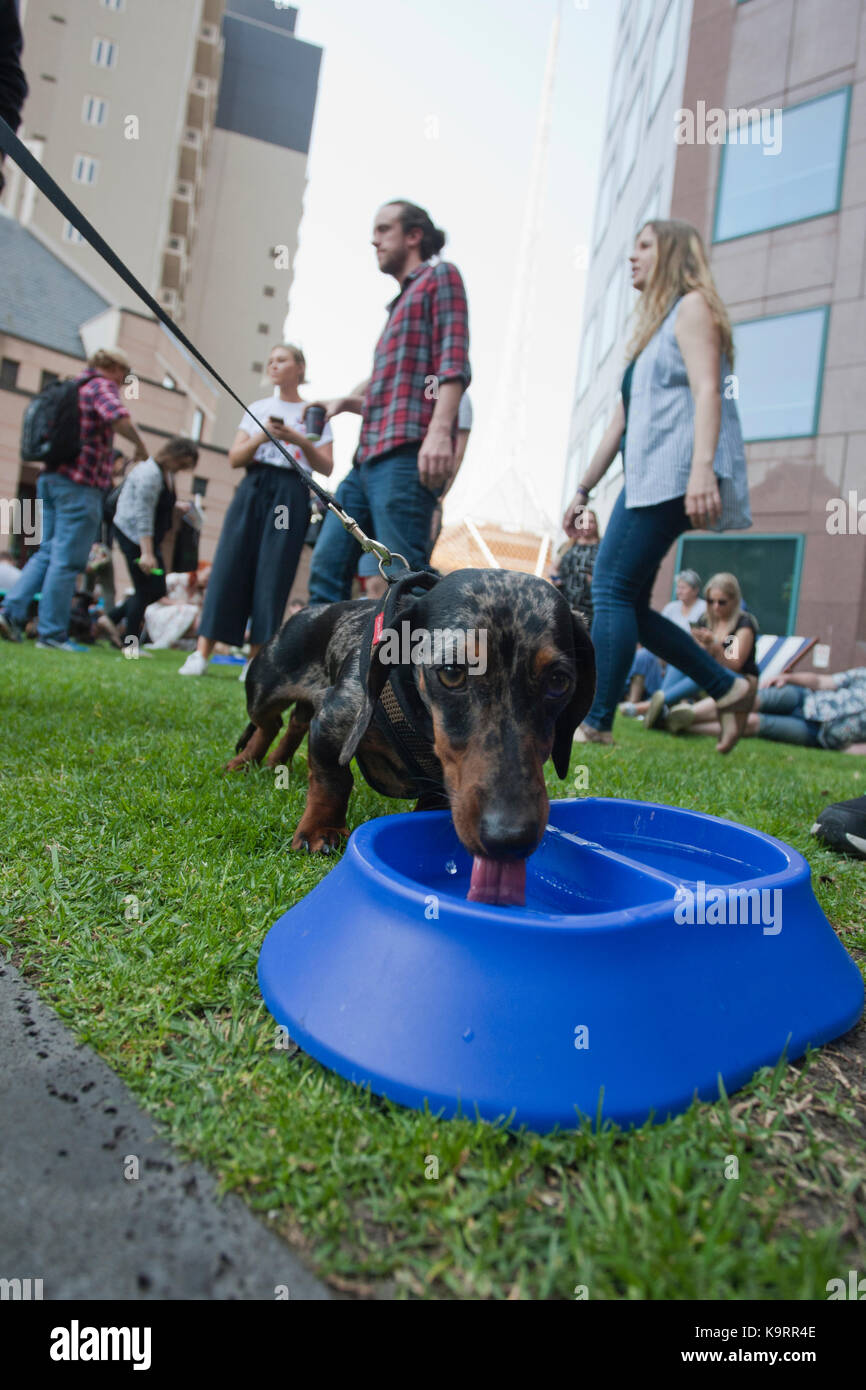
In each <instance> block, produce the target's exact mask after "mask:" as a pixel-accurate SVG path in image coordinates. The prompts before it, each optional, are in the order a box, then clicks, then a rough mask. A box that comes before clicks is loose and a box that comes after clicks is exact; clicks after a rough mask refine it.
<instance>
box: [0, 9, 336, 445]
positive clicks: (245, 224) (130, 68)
mask: <svg viewBox="0 0 866 1390" xmlns="http://www.w3.org/2000/svg"><path fill="white" fill-rule="evenodd" d="M21 14H22V27H23V31H24V44H25V47H24V68H25V71H26V73H27V78H28V82H29V86H30V94H29V97H28V99H27V102H26V104H25V108H24V113H23V121H22V126H21V130H20V131H19V134H20V135H21V138H22V139H23V140H24V141H25V142H26V143H27V145H28V146H29V148H30V149H31V151H32V152H33V153H34V154H35V155H36V156H37V158H38V159H39V160H40V161H41V162H42V163H43V164H44V165H45V166H46V168H47V169H48V170H49V171H50V172H51V174H52V175H53V176H54V178H55V179H56V180H57V182H58V183H59V184H60V185H61V187H62V188H63V189H64V190H65V191H66V192H67V193H68V194H69V195H70V196H71V197H72V199H73V200H74V201H75V202H76V203H77V205H78V206H79V207H80V208H81V210H82V211H83V212H84V214H85V216H86V217H87V218H88V219H89V220H90V221H91V222H92V223H93V225H94V226H95V227H96V228H97V229H98V230H99V231H100V232H101V234H102V235H103V236H104V237H105V239H106V241H107V242H108V243H109V245H110V246H112V247H113V248H114V249H115V251H117V253H118V254H119V255H120V257H121V258H122V259H123V260H124V261H125V262H126V264H127V265H128V266H129V267H130V269H131V270H132V271H133V272H134V273H135V275H136V276H137V277H138V278H139V279H140V280H141V281H142V283H143V284H144V286H145V287H146V288H147V289H148V290H149V291H150V293H151V294H152V295H153V296H154V297H155V298H156V299H157V300H158V301H159V302H160V303H161V304H162V305H163V306H164V308H165V309H166V310H167V311H168V312H169V313H170V314H171V316H172V317H173V318H174V319H175V320H176V321H177V322H178V324H179V325H180V326H181V327H182V328H183V330H184V332H185V333H186V334H187V335H188V337H189V338H190V339H191V340H192V341H193V342H195V343H196V345H197V346H198V347H199V348H200V350H201V351H202V352H203V353H204V354H205V356H206V357H208V359H209V360H210V361H212V362H213V364H214V366H215V367H216V368H217V370H218V371H219V372H220V373H221V375H222V376H223V377H224V378H225V379H226V380H227V381H230V382H231V383H232V385H233V386H234V388H235V390H236V391H237V392H238V394H239V395H240V396H241V398H242V399H249V400H254V399H256V398H257V397H258V396H259V395H260V392H261V376H262V369H263V363H264V362H265V360H266V358H267V353H268V349H269V347H270V346H271V343H272V342H273V341H277V340H279V339H280V338H281V336H282V326H283V321H284V318H285V315H286V312H287V308H288V294H289V289H290V286H291V280H292V266H293V263H294V256H295V251H296V249H297V237H298V226H299V223H300V220H301V216H302V212H303V198H304V191H305V187H306V163H307V152H308V150H309V143H310V136H311V131H312V123H313V115H314V111H315V103H316V93H317V86H318V73H319V64H320V60H321V50H320V49H319V48H317V47H316V46H314V45H312V44H309V43H305V42H302V41H301V40H299V39H297V38H296V37H295V35H294V28H295V21H296V18H297V10H296V9H295V8H292V7H290V6H286V5H283V4H280V3H275V0H51V3H50V4H49V3H47V0H23V3H22V5H21ZM253 206H254V207H255V216H254V217H253V216H251V215H250V208H251V207H253ZM2 207H3V209H4V210H5V211H6V212H7V213H9V214H10V215H11V216H13V217H14V218H15V219H16V220H18V221H19V222H20V223H21V224H22V225H23V226H25V227H27V228H28V229H29V230H30V231H31V232H32V234H33V235H34V236H35V237H37V238H39V239H40V240H42V241H44V243H45V244H46V245H47V246H49V247H50V248H51V249H52V250H53V251H54V253H55V254H56V255H57V256H59V257H60V258H61V259H62V260H63V261H64V262H65V263H66V264H67V265H69V266H70V267H71V268H73V269H74V270H75V271H76V273H77V274H78V276H79V277H80V278H81V279H82V280H84V281H85V282H87V283H89V284H90V285H92V287H93V288H94V290H96V291H97V292H98V293H100V294H101V295H103V297H104V298H105V299H106V300H107V301H108V302H109V303H111V304H116V305H118V306H122V307H124V308H129V309H133V310H136V311H140V310H141V304H140V301H138V300H137V299H136V298H135V296H134V295H133V294H132V292H131V291H130V290H129V289H128V288H127V287H126V285H125V284H124V283H123V281H122V280H120V279H119V277H117V276H115V275H114V274H113V272H111V271H109V270H108V269H107V267H106V266H105V264H104V262H103V261H102V260H101V258H100V257H99V256H98V255H97V254H96V252H94V251H93V250H91V248H90V247H89V246H88V245H87V243H86V242H84V241H83V240H82V239H81V237H80V236H79V234H78V232H77V231H76V230H75V229H74V228H73V227H71V226H70V225H69V223H68V222H66V221H65V220H64V219H63V218H62V217H61V215H60V214H59V213H58V212H57V211H56V210H55V209H54V208H53V206H52V205H51V204H50V203H49V202H48V201H47V200H46V199H45V198H44V197H42V195H40V194H39V193H37V192H36V191H35V189H34V187H33V185H32V184H30V182H29V181H28V180H27V179H25V178H24V177H23V176H22V175H21V174H20V173H18V171H16V170H15V168H14V166H11V165H10V167H9V176H8V184H7V189H6V192H5V194H4V197H3V202H2ZM0 297H2V291H0ZM238 415H239V411H238V407H237V406H236V405H234V404H233V403H232V402H231V400H223V399H221V398H220V395H219V394H217V395H216V396H215V397H213V398H212V399H210V400H209V401H208V403H207V406H206V408H205V414H204V418H203V421H202V423H201V429H202V437H203V438H204V439H205V440H207V441H208V443H213V444H216V445H218V446H222V447H226V446H227V445H228V444H229V443H231V440H232V439H233V437H234V433H235V429H236V425H237V420H238Z"/></svg>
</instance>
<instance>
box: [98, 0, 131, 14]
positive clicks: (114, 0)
mask: <svg viewBox="0 0 866 1390" xmlns="http://www.w3.org/2000/svg"><path fill="white" fill-rule="evenodd" d="M102 4H103V7H104V8H105V9H106V10H117V11H119V10H125V9H126V0H102Z"/></svg>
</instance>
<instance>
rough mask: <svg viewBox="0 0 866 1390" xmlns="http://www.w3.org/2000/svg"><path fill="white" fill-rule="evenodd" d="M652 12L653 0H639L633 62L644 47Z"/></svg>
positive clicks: (635, 24) (635, 23)
mask: <svg viewBox="0 0 866 1390" xmlns="http://www.w3.org/2000/svg"><path fill="white" fill-rule="evenodd" d="M652 13H653V0H638V7H637V10H636V11H635V21H634V49H633V51H632V62H635V61H636V60H637V57H638V54H639V53H640V51H641V48H642V47H643V42H644V39H645V38H646V36H647V30H648V29H649V22H650V20H651V19H652Z"/></svg>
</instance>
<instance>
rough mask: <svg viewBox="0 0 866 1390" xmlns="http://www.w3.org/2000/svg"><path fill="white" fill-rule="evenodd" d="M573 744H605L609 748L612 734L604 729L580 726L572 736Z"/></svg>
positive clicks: (586, 725) (588, 725) (585, 725)
mask: <svg viewBox="0 0 866 1390" xmlns="http://www.w3.org/2000/svg"><path fill="white" fill-rule="evenodd" d="M574 742H575V743H605V744H607V745H608V747H610V745H611V744H612V743H613V734H611V733H608V731H607V730H605V729H594V728H593V727H592V725H591V724H581V725H580V727H579V728H578V730H577V733H576V734H575V736H574Z"/></svg>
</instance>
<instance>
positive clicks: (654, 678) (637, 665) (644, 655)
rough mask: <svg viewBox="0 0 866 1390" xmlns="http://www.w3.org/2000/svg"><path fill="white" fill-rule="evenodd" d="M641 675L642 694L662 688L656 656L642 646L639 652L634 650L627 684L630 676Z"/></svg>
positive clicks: (643, 696)
mask: <svg viewBox="0 0 866 1390" xmlns="http://www.w3.org/2000/svg"><path fill="white" fill-rule="evenodd" d="M634 676H643V695H642V696H641V699H644V698H645V697H646V696H647V695H654V694H655V692H656V691H657V690H661V688H662V668H661V666H660V665H659V660H658V657H656V656H653V654H652V652H648V651H646V650H645V649H644V648H643V647H642V648H641V650H640V651H639V652H635V654H634V661H633V662H632V663H631V670H630V671H629V673H628V684H629V685H630V684H631V681H632V677H634Z"/></svg>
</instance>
